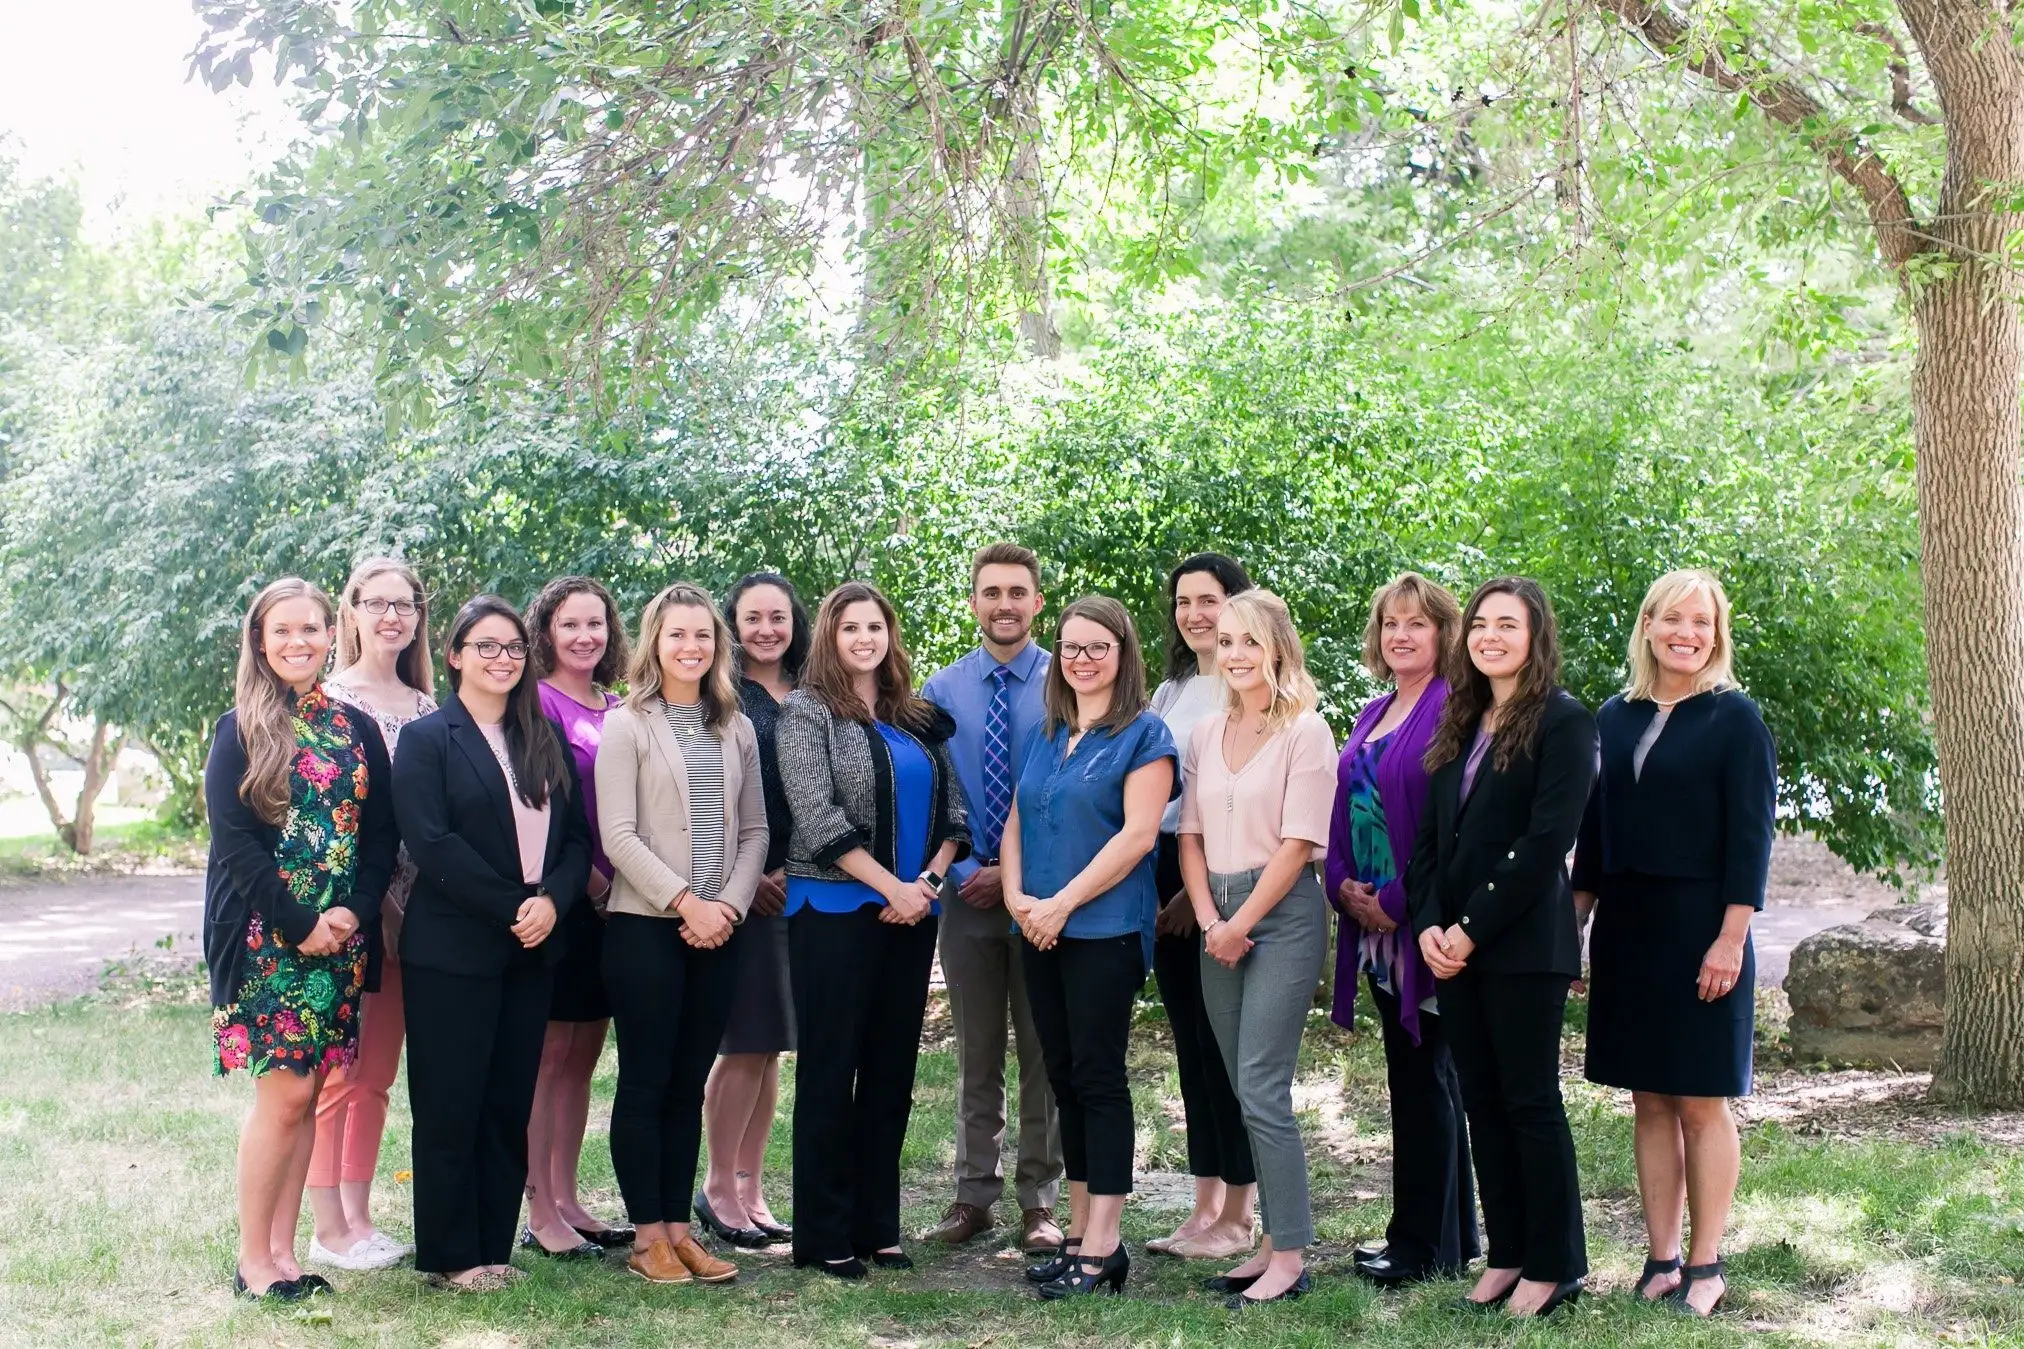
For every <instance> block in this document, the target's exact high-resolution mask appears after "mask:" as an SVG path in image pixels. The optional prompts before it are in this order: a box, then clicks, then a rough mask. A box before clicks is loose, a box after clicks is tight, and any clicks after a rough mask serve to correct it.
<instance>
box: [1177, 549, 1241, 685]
mask: <svg viewBox="0 0 2024 1349" xmlns="http://www.w3.org/2000/svg"><path fill="white" fill-rule="evenodd" d="M1198 571H1205V572H1207V573H1209V575H1211V576H1213V577H1215V578H1216V583H1217V584H1218V585H1220V586H1222V587H1223V598H1225V599H1228V598H1229V597H1230V596H1232V595H1237V594H1241V593H1243V592H1244V591H1246V590H1250V589H1251V588H1252V587H1253V586H1254V585H1255V582H1253V581H1252V580H1251V573H1250V572H1248V571H1245V570H1244V564H1243V563H1241V562H1239V561H1238V560H1237V559H1236V558H1234V557H1231V556H1230V555H1229V554H1228V553H1191V554H1189V555H1188V556H1187V557H1184V558H1182V559H1181V561H1180V565H1179V566H1177V567H1175V568H1174V569H1173V570H1172V571H1170V572H1168V573H1167V678H1168V679H1186V678H1187V677H1188V676H1189V675H1191V674H1194V673H1195V672H1196V671H1197V670H1199V669H1201V662H1200V660H1199V658H1197V657H1196V655H1195V648H1193V647H1191V646H1189V645H1188V639H1187V638H1186V637H1184V636H1182V635H1181V625H1180V624H1179V623H1176V622H1175V621H1174V591H1175V589H1176V588H1177V587H1178V586H1179V585H1180V583H1181V578H1182V577H1183V576H1187V575H1189V574H1190V573H1193V572H1198Z"/></svg>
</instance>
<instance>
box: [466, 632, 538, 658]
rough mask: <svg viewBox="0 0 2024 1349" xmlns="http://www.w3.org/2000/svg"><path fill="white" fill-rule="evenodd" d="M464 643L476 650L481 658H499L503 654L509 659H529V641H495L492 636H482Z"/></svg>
mask: <svg viewBox="0 0 2024 1349" xmlns="http://www.w3.org/2000/svg"><path fill="white" fill-rule="evenodd" d="M464 645H465V646H468V647H470V648H471V649H472V650H473V651H476V652H477V653H478V659H479V660H497V659H499V657H501V656H504V657H506V659H508V660H526V659H527V643H525V642H495V641H493V640H492V639H491V638H490V637H481V638H479V639H478V640H477V641H475V642H466V643H464Z"/></svg>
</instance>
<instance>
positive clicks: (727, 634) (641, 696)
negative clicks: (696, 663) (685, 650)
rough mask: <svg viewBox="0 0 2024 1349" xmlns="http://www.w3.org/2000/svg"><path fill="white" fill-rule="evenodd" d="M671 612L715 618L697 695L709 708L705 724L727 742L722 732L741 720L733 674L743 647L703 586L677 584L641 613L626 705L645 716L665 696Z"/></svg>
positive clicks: (628, 668)
mask: <svg viewBox="0 0 2024 1349" xmlns="http://www.w3.org/2000/svg"><path fill="white" fill-rule="evenodd" d="M670 609H701V610H702V611H703V612H704V613H706V614H708V615H709V616H710V633H711V639H712V640H711V650H710V668H709V669H708V670H707V671H705V672H704V675H703V680H702V686H701V687H700V688H699V689H698V690H697V693H698V697H699V700H700V701H701V702H702V704H703V724H704V725H705V726H708V727H710V728H711V729H712V730H715V731H717V732H718V733H719V736H720V738H721V735H722V728H723V727H724V726H725V725H727V724H729V722H730V720H731V718H733V717H735V716H737V715H738V681H737V678H736V676H735V675H734V674H733V673H732V667H733V665H734V664H735V663H736V661H737V644H736V643H735V642H734V641H732V638H731V627H730V625H729V624H728V623H726V622H725V621H724V616H723V615H722V614H720V613H718V612H717V601H716V600H715V599H713V598H711V595H710V592H709V591H707V590H705V589H703V588H702V587H701V586H699V585H691V584H690V583H689V582H687V581H676V582H675V583H674V584H672V585H670V586H668V587H667V588H666V589H664V590H662V591H661V593H660V594H658V595H656V596H654V597H653V598H652V599H650V600H648V601H647V607H646V608H645V609H643V610H641V611H640V639H639V641H638V642H637V643H635V644H634V646H633V654H632V663H631V664H629V665H628V666H626V672H625V682H626V696H625V704H626V706H627V707H630V708H632V709H633V710H634V711H635V712H642V711H645V710H646V709H647V707H649V706H650V705H651V704H652V703H654V702H655V701H656V700H657V699H659V698H660V696H661V625H662V624H663V623H664V622H666V621H667V616H668V610H670Z"/></svg>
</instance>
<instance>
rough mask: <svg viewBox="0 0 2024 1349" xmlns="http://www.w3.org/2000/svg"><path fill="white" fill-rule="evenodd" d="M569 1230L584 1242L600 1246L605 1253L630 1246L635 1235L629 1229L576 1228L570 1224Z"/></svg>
mask: <svg viewBox="0 0 2024 1349" xmlns="http://www.w3.org/2000/svg"><path fill="white" fill-rule="evenodd" d="M570 1228H571V1230H573V1231H574V1232H575V1233H576V1235H578V1236H580V1237H582V1238H583V1239H584V1240H585V1241H588V1242H590V1243H591V1244H592V1245H594V1246H602V1247H603V1248H604V1249H605V1250H607V1251H609V1250H614V1249H616V1248H618V1247H620V1246H630V1245H632V1244H633V1237H634V1235H635V1233H634V1231H633V1229H632V1228H630V1227H578V1226H576V1224H574V1223H571V1224H570Z"/></svg>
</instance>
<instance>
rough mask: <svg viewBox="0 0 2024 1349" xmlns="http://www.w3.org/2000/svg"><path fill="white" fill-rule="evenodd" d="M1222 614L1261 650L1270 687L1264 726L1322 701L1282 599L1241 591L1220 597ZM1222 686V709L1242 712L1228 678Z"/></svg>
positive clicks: (1284, 723) (1283, 723) (1269, 728)
mask: <svg viewBox="0 0 2024 1349" xmlns="http://www.w3.org/2000/svg"><path fill="white" fill-rule="evenodd" d="M1223 612H1224V613H1226V614H1228V615H1230V617H1231V618H1233V619H1235V620H1236V621H1237V622H1239V623H1241V624H1243V626H1244V631H1245V632H1248V633H1250V634H1251V636H1252V637H1254V638H1255V639H1257V642H1258V645H1259V646H1260V647H1261V648H1263V650H1264V652H1265V671H1264V673H1265V686H1266V687H1267V688H1269V689H1271V690H1272V703H1271V705H1270V706H1269V707H1267V708H1266V709H1265V729H1266V730H1267V731H1276V730H1279V729H1280V728H1281V727H1284V726H1287V725H1289V724H1291V723H1292V721H1293V719H1294V718H1296V717H1298V716H1299V715H1300V714H1301V713H1302V712H1308V711H1312V710H1313V708H1314V707H1315V705H1316V704H1317V703H1319V702H1320V701H1321V690H1319V689H1318V688H1316V687H1315V686H1314V676H1313V675H1311V674H1309V673H1307V650H1306V648H1305V647H1303V646H1302V645H1301V644H1300V633H1299V631H1298V630H1296V629H1295V628H1294V626H1293V614H1292V612H1291V611H1290V610H1289V609H1287V607H1286V601H1285V600H1282V599H1280V598H1279V597H1278V596H1277V595H1275V594H1273V593H1272V592H1271V591H1269V590H1257V589H1253V590H1240V591H1238V592H1237V593H1236V594H1234V595H1232V596H1230V597H1229V598H1228V599H1226V600H1224V601H1223ZM1223 687H1224V689H1225V694H1224V698H1225V701H1224V705H1223V706H1224V710H1225V711H1226V712H1228V713H1230V715H1232V716H1236V715H1237V714H1238V713H1240V712H1242V711H1243V710H1244V700H1243V698H1242V696H1240V695H1239V694H1238V692H1237V690H1235V689H1233V688H1230V686H1229V681H1228V680H1227V679H1226V680H1224V681H1223Z"/></svg>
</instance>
